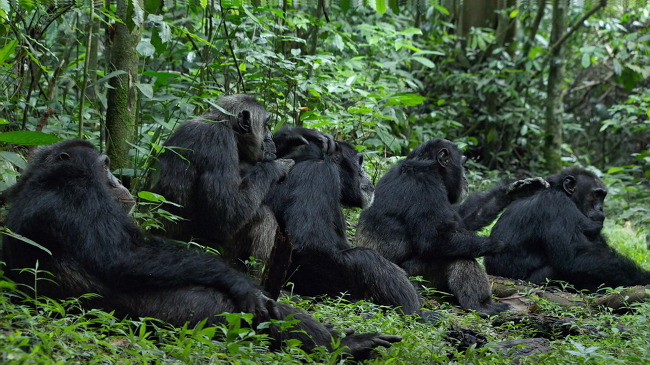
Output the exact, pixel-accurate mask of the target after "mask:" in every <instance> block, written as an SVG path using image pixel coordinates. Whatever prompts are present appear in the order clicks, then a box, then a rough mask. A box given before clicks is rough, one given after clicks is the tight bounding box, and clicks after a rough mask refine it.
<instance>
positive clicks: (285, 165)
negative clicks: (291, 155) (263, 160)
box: [273, 158, 296, 180]
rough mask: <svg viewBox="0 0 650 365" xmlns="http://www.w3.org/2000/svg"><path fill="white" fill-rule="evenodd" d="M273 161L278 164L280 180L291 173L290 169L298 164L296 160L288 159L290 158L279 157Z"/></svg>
mask: <svg viewBox="0 0 650 365" xmlns="http://www.w3.org/2000/svg"><path fill="white" fill-rule="evenodd" d="M273 163H274V164H275V165H276V167H277V170H278V180H282V179H284V178H285V177H287V175H289V171H291V169H292V168H293V165H295V164H296V162H295V161H294V160H291V159H288V158H279V159H277V160H275V161H273Z"/></svg>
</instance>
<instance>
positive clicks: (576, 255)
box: [485, 167, 650, 291]
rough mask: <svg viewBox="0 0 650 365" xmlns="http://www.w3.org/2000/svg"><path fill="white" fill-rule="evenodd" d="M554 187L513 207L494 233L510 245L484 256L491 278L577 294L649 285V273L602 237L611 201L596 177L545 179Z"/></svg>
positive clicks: (569, 172) (573, 171) (579, 173)
mask: <svg viewBox="0 0 650 365" xmlns="http://www.w3.org/2000/svg"><path fill="white" fill-rule="evenodd" d="M547 180H548V182H549V183H550V184H551V188H550V189H547V190H543V191H539V192H537V193H536V194H535V195H533V196H531V197H528V198H526V199H520V200H518V201H516V202H514V203H512V204H511V205H510V206H508V208H507V209H506V210H505V212H504V213H503V215H502V216H501V217H500V218H499V220H498V221H497V223H496V224H495V225H494V227H493V228H492V233H491V236H492V237H493V238H494V239H498V240H501V241H503V242H505V243H506V249H505V250H504V251H503V252H500V253H497V254H493V255H487V256H485V268H486V270H487V272H488V273H489V274H493V275H499V276H505V277H509V278H513V279H523V280H528V281H530V282H533V283H537V284H541V283H543V282H545V281H546V280H564V281H567V282H569V283H571V284H573V285H574V286H575V287H576V288H578V289H588V290H592V291H593V290H597V289H598V287H599V286H601V285H605V286H611V287H617V286H630V285H648V284H650V271H648V270H644V269H642V268H641V267H640V266H639V265H638V264H637V263H635V262H634V261H633V260H631V259H629V258H627V257H625V256H623V255H621V254H620V253H618V252H616V251H615V250H614V249H613V248H611V247H610V246H609V245H608V244H607V239H606V238H605V236H603V234H602V232H601V231H602V229H603V222H604V220H605V213H604V210H603V203H604V200H605V196H607V188H606V187H605V184H603V182H602V181H601V180H600V179H599V178H598V177H597V176H596V175H595V174H593V173H592V172H590V171H587V170H585V169H582V168H578V167H574V168H570V169H566V170H564V171H562V172H560V173H558V174H556V175H553V176H551V177H549V178H547Z"/></svg>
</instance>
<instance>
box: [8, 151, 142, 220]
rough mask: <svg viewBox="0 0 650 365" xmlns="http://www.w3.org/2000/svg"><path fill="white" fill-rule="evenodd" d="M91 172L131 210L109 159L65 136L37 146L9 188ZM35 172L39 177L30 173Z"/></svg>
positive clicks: (13, 190)
mask: <svg viewBox="0 0 650 365" xmlns="http://www.w3.org/2000/svg"><path fill="white" fill-rule="evenodd" d="M86 166H92V167H93V168H92V170H90V172H91V173H92V174H97V175H96V176H97V177H98V178H99V180H100V181H102V182H103V183H105V184H106V187H107V189H108V190H109V192H110V194H111V195H113V197H114V198H115V201H116V202H117V203H118V204H120V206H121V207H122V208H123V209H124V210H125V211H126V212H129V211H131V208H133V206H134V205H135V200H134V199H133V196H132V195H131V193H130V192H129V190H128V189H127V188H125V187H124V186H123V185H122V184H121V183H120V181H119V180H118V179H117V178H116V177H115V176H114V175H113V174H112V173H111V171H110V159H109V158H108V156H106V155H103V154H100V153H99V151H97V149H95V147H94V146H93V145H92V144H91V143H90V142H88V141H83V140H78V139H75V140H68V141H62V142H57V143H54V144H51V145H49V146H45V147H41V148H39V149H38V150H37V151H36V153H35V154H34V155H33V156H32V158H31V159H30V161H29V166H28V167H27V169H26V170H25V171H24V172H23V174H22V176H21V178H20V180H19V181H18V183H17V184H16V185H14V186H13V187H12V188H11V190H10V196H12V197H13V196H17V195H18V194H19V192H20V191H21V190H22V189H23V188H24V187H25V184H26V183H28V182H32V183H39V184H47V185H62V186H64V185H66V184H74V182H73V180H74V179H75V178H79V177H81V178H83V177H90V176H87V175H88V172H89V170H88V169H87V168H86ZM36 173H38V179H37V180H38V181H34V179H33V178H32V176H34V175H35V174H36Z"/></svg>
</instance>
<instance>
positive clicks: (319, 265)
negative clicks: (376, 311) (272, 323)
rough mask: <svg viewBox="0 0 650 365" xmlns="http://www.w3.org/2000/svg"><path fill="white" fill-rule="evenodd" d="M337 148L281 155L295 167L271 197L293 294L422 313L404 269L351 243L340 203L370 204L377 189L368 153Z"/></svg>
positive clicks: (304, 149) (339, 144)
mask: <svg viewBox="0 0 650 365" xmlns="http://www.w3.org/2000/svg"><path fill="white" fill-rule="evenodd" d="M336 146H337V148H336V151H335V152H334V153H333V154H326V153H325V152H323V150H322V148H320V147H319V146H317V145H315V144H313V143H309V144H306V145H304V144H303V145H298V146H297V147H296V148H294V149H293V150H290V151H287V153H288V155H287V156H282V157H286V158H291V159H293V160H294V161H295V162H296V164H295V166H294V168H293V169H292V170H291V172H289V175H288V176H287V178H286V179H285V180H283V181H282V182H280V183H279V184H277V185H275V186H274V187H273V188H272V189H271V192H270V193H269V196H268V203H269V206H270V207H271V209H272V210H273V212H274V213H275V214H276V218H277V220H278V223H279V224H280V226H281V227H282V228H283V230H284V231H285V232H286V233H287V234H288V236H289V239H290V241H291V244H292V246H293V250H292V253H291V265H290V266H289V269H288V275H287V276H288V277H287V281H288V282H291V283H293V286H292V287H291V290H292V291H293V292H294V293H297V294H301V295H309V296H319V295H328V296H331V297H337V296H340V295H341V293H345V294H347V298H348V299H350V300H361V299H366V300H373V301H374V302H375V303H377V304H382V305H388V306H394V307H400V309H401V311H402V312H404V313H407V314H411V313H416V312H419V310H420V298H419V295H418V293H417V291H416V290H415V287H414V286H413V285H412V284H411V282H410V281H409V279H408V277H407V276H406V273H405V272H404V270H402V269H401V268H400V267H399V266H397V265H395V264H394V263H392V262H390V261H388V260H386V259H385V258H384V257H382V256H381V255H379V254H378V253H377V252H375V251H374V250H371V249H368V248H355V247H352V245H351V244H350V242H348V240H347V238H346V233H345V232H346V222H345V216H344V215H343V211H342V207H341V205H345V206H348V207H358V208H365V207H367V206H369V205H370V204H371V202H372V199H373V191H374V185H373V184H372V182H371V181H370V177H369V176H368V174H366V173H365V172H364V171H363V169H362V164H363V155H361V154H360V153H358V152H357V151H356V150H355V149H354V148H353V147H352V146H350V145H349V144H347V143H345V142H337V143H336Z"/></svg>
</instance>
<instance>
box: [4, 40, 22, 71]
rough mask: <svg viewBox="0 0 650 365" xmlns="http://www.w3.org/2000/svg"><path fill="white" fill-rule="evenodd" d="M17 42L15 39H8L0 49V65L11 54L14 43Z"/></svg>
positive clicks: (14, 47) (14, 46)
mask: <svg viewBox="0 0 650 365" xmlns="http://www.w3.org/2000/svg"><path fill="white" fill-rule="evenodd" d="M17 44H18V41H17V40H15V39H14V40H13V41H10V42H9V43H7V45H6V46H4V47H2V49H0V65H1V64H3V63H4V62H5V61H6V60H7V58H9V56H10V55H11V54H13V53H14V50H15V49H16V45H17Z"/></svg>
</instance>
